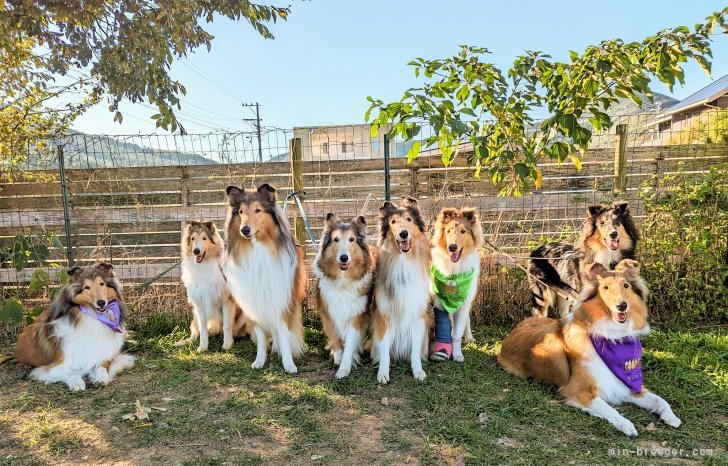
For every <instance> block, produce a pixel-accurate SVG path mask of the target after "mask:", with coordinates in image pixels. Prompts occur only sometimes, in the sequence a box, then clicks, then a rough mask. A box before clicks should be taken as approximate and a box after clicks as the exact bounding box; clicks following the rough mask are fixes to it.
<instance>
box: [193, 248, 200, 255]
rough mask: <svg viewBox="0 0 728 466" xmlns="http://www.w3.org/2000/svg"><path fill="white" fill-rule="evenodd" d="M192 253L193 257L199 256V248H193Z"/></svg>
mask: <svg viewBox="0 0 728 466" xmlns="http://www.w3.org/2000/svg"><path fill="white" fill-rule="evenodd" d="M192 252H193V253H194V254H195V255H198V254H200V248H195V249H193V250H192Z"/></svg>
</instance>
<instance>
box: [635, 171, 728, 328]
mask: <svg viewBox="0 0 728 466" xmlns="http://www.w3.org/2000/svg"><path fill="white" fill-rule="evenodd" d="M727 180H728V164H726V165H723V166H722V167H721V168H713V169H711V170H710V172H708V173H706V174H703V175H700V176H693V175H691V176H690V177H686V176H684V175H683V174H682V173H677V174H675V175H668V176H663V177H661V178H657V177H654V178H652V179H648V180H646V181H645V182H644V183H643V184H642V186H641V187H640V197H641V198H642V200H643V201H644V203H645V208H646V210H647V219H646V220H645V221H644V222H643V223H642V237H643V240H642V243H641V246H640V251H639V257H640V260H641V262H642V273H643V276H644V278H645V279H646V280H647V282H648V284H649V285H650V288H651V290H652V298H651V301H650V303H651V306H650V308H651V309H652V312H653V314H654V315H655V317H657V318H658V319H660V320H664V321H671V322H680V323H697V322H700V323H725V322H727V321H728V183H727Z"/></svg>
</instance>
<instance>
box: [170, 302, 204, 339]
mask: <svg viewBox="0 0 728 466" xmlns="http://www.w3.org/2000/svg"><path fill="white" fill-rule="evenodd" d="M199 336H200V325H199V323H198V322H197V311H195V310H194V309H193V310H192V322H191V323H190V337H189V338H183V339H181V340H180V341H178V342H176V343H175V344H174V346H175V347H176V348H179V347H181V346H185V345H189V344H190V343H192V342H194V341H195V340H197V338H199Z"/></svg>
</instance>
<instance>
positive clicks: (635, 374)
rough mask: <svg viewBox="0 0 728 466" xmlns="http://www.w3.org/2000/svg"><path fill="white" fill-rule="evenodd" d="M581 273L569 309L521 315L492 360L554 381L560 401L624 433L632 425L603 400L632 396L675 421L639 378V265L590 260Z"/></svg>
mask: <svg viewBox="0 0 728 466" xmlns="http://www.w3.org/2000/svg"><path fill="white" fill-rule="evenodd" d="M588 274H589V275H588V279H589V282H588V283H587V284H586V285H585V287H584V290H583V292H582V295H581V299H580V305H579V306H578V307H577V308H576V310H575V311H574V312H573V313H571V314H568V315H567V316H565V317H562V319H561V320H560V321H559V320H556V319H549V318H546V317H529V318H528V319H526V320H524V321H523V322H521V323H520V324H518V326H517V327H516V328H515V329H514V330H513V332H511V334H510V335H508V336H507V337H506V339H505V340H503V346H502V348H501V353H500V355H499V356H498V362H499V363H500V364H501V366H503V368H504V369H505V370H506V371H508V372H510V373H511V374H514V375H517V376H519V377H533V378H536V379H540V380H544V381H547V382H551V383H553V384H556V385H558V386H559V390H560V391H561V393H562V394H563V395H564V396H565V397H566V401H567V403H569V404H570V405H572V406H576V407H578V408H581V409H582V410H584V411H586V412H588V413H589V414H591V415H593V416H597V417H600V418H603V419H606V420H607V421H609V422H610V423H611V424H612V425H613V426H614V427H616V428H617V429H619V430H620V431H622V432H624V433H625V434H627V435H637V429H635V427H634V425H633V424H632V422H630V421H629V420H628V419H626V418H624V417H622V415H620V414H619V412H617V410H615V409H614V408H613V407H612V406H611V405H619V404H621V403H623V402H630V403H634V404H636V405H637V406H640V407H642V408H644V409H647V410H649V411H651V412H654V413H657V414H658V415H659V416H660V418H661V419H662V420H663V421H664V422H665V423H666V424H667V425H669V426H671V427H678V426H680V424H681V421H680V419H678V418H677V417H676V416H675V414H673V412H672V409H671V408H670V405H668V404H667V402H666V401H665V400H663V399H662V398H660V397H659V396H657V395H655V394H654V393H651V392H649V391H648V390H647V388H645V387H644V385H643V381H642V344H641V342H640V339H639V338H640V335H646V334H647V333H649V331H650V327H649V325H648V324H647V307H646V305H645V302H644V298H645V297H646V295H647V289H646V287H645V283H644V281H643V280H642V279H641V278H640V276H639V264H638V263H637V262H636V261H633V260H630V259H625V260H623V261H621V262H620V263H619V264H617V267H616V268H615V270H614V271H609V270H607V269H606V268H605V267H604V266H602V265H601V264H599V263H595V264H592V265H591V266H590V267H589V269H588Z"/></svg>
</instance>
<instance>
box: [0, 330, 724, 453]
mask: <svg viewBox="0 0 728 466" xmlns="http://www.w3.org/2000/svg"><path fill="white" fill-rule="evenodd" d="M153 323H154V324H153V325H148V326H145V327H144V328H139V329H137V331H136V334H135V335H134V343H132V344H131V345H130V348H129V351H130V352H132V353H134V354H135V355H136V356H137V357H138V360H137V365H136V366H135V368H134V369H132V370H131V371H129V372H128V373H124V374H122V375H120V376H119V378H118V379H117V380H115V381H114V382H113V383H112V384H111V385H109V386H107V387H99V388H96V387H90V388H89V389H88V390H87V391H86V392H84V393H81V394H74V393H70V392H69V391H68V390H67V389H66V387H65V386H63V385H61V384H55V385H50V386H43V385H41V384H39V383H36V382H31V381H28V380H27V374H28V370H27V369H26V368H24V367H22V366H20V365H19V364H17V363H15V362H12V361H11V362H6V363H5V364H3V365H2V366H0V464H47V463H57V462H94V463H105V462H112V461H128V462H132V463H136V464H171V463H180V464H190V465H192V464H194V465H198V464H221V463H225V462H227V463H229V464H244V465H247V464H286V463H296V464H301V463H303V464H404V463H408V464H442V463H445V464H456V463H466V464H513V463H519V464H539V465H541V464H555V463H564V464H567V463H570V464H634V463H635V462H636V461H637V459H636V458H637V457H636V456H634V455H628V456H615V457H610V456H609V455H608V451H609V449H613V448H614V449H627V450H632V451H636V450H637V449H638V448H639V449H642V450H649V449H650V448H652V447H656V448H661V449H664V448H675V449H683V450H690V451H692V450H693V449H712V450H713V455H712V456H704V457H702V458H697V459H696V458H682V459H680V460H678V462H688V463H707V464H711V463H712V464H719V463H725V462H726V461H728V456H726V447H727V445H726V438H728V364H726V363H727V361H726V359H727V358H728V336H727V335H726V332H725V330H720V329H717V330H700V331H695V330H694V331H682V330H662V331H660V330H655V331H653V334H652V335H651V336H650V337H649V338H646V339H645V342H644V344H645V348H646V353H645V361H644V366H645V380H646V384H647V386H648V387H650V388H651V389H652V390H653V391H655V392H656V393H658V394H659V395H661V396H663V397H664V398H665V399H666V400H668V402H669V403H670V404H671V405H672V406H673V409H674V411H675V413H676V414H677V415H678V417H680V418H681V419H682V420H683V423H684V424H683V426H682V427H680V428H679V429H671V428H669V427H667V426H665V425H664V424H662V423H661V422H660V421H659V419H657V418H656V417H655V416H653V415H652V414H650V413H647V412H645V411H643V410H641V409H639V408H637V407H635V406H629V405H628V406H623V407H620V408H619V410H620V412H622V413H623V414H624V415H625V416H626V417H627V418H629V419H630V420H632V421H633V422H634V424H635V425H636V426H637V429H638V430H639V432H640V435H639V437H637V438H636V439H630V438H627V437H625V436H624V435H622V434H621V433H619V432H618V431H617V430H615V429H614V428H612V427H611V426H610V425H609V424H607V423H606V422H605V421H603V420H600V419H596V418H592V417H590V416H588V415H586V414H584V413H581V412H579V411H577V410H576V409H574V408H572V407H569V406H566V405H565V404H564V403H563V402H561V399H560V398H559V396H558V394H557V392H556V390H555V389H554V388H553V387H550V386H547V385H544V384H541V383H537V382H533V381H529V380H521V379H516V378H514V377H511V376H510V375H508V374H506V373H505V372H504V371H502V370H501V369H500V367H499V366H498V364H497V362H496V356H497V354H498V351H499V341H500V340H501V338H502V337H503V336H504V335H505V332H506V331H505V329H501V328H478V329H476V330H477V331H476V339H477V341H478V342H479V344H477V345H476V344H471V345H468V346H467V348H466V350H465V357H466V362H465V364H463V365H460V364H456V363H441V364H427V365H426V366H425V369H426V371H427V373H428V379H427V381H426V382H424V383H418V382H416V381H414V380H413V379H412V376H411V374H410V372H409V369H408V365H407V364H398V365H395V366H394V367H393V368H392V382H391V383H390V384H389V385H387V386H379V385H378V384H377V383H376V374H375V369H374V368H373V367H371V366H370V365H365V366H364V367H362V368H358V369H356V370H354V372H353V373H352V375H351V376H350V377H349V378H347V379H345V380H342V381H337V380H335V378H334V372H335V368H334V366H333V363H332V362H331V361H330V360H329V358H328V355H327V354H326V352H325V351H324V350H323V346H324V338H323V335H322V333H321V332H320V331H319V330H308V331H307V335H306V340H307V342H308V344H309V351H308V353H307V355H306V356H305V357H304V358H303V359H302V360H301V361H299V363H298V367H299V372H300V373H299V374H298V375H295V376H291V375H287V374H285V373H284V372H283V370H282V367H281V364H280V362H279V361H278V359H277V358H276V357H275V356H274V357H271V358H270V359H269V364H267V365H266V368H265V369H263V370H261V371H254V370H252V369H250V363H251V362H252V360H253V358H254V356H255V349H254V347H253V344H252V343H251V342H250V341H249V340H242V341H239V342H237V343H236V344H235V346H234V347H233V349H232V350H231V352H229V353H225V352H222V351H221V350H220V349H219V348H220V346H221V343H222V342H221V339H220V338H219V337H215V338H212V340H211V342H210V348H211V351H210V352H209V353H206V354H197V353H195V352H194V346H191V347H188V348H183V349H177V348H174V347H173V346H172V343H173V342H174V341H176V340H177V339H178V338H179V337H181V333H179V330H178V328H177V327H175V325H174V323H173V322H170V321H168V320H165V319H163V318H156V319H155V320H154V322H153ZM11 350H12V346H11V345H10V344H9V343H7V342H4V343H0V353H2V354H8V353H10V352H11ZM136 400H139V401H140V402H141V404H142V405H144V406H147V407H155V408H162V410H156V409H154V410H152V412H151V413H150V419H149V420H148V421H127V420H123V419H122V416H123V415H125V414H128V413H131V412H134V402H135V401H136ZM653 426H654V427H653ZM655 461H659V458H654V459H652V460H650V462H655Z"/></svg>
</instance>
